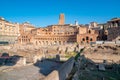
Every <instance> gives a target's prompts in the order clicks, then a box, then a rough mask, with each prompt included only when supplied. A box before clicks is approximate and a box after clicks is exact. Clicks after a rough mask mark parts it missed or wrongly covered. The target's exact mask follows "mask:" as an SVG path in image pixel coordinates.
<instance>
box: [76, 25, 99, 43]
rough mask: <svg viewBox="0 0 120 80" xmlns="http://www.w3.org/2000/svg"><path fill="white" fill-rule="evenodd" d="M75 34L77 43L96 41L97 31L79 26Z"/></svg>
mask: <svg viewBox="0 0 120 80" xmlns="http://www.w3.org/2000/svg"><path fill="white" fill-rule="evenodd" d="M78 32H79V33H78V34H77V42H78V43H90V42H95V41H97V38H98V32H97V31H96V30H92V29H90V28H87V27H79V31H78Z"/></svg>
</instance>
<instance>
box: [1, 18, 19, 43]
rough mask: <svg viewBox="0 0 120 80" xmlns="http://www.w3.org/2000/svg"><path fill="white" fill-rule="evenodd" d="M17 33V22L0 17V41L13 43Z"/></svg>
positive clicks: (15, 40)
mask: <svg viewBox="0 0 120 80" xmlns="http://www.w3.org/2000/svg"><path fill="white" fill-rule="evenodd" d="M19 35H20V34H19V24H18V23H11V22H8V21H6V20H5V19H4V18H0V42H9V43H15V42H17V38H18V36H19Z"/></svg>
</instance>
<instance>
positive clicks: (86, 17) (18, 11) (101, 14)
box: [0, 0, 120, 27]
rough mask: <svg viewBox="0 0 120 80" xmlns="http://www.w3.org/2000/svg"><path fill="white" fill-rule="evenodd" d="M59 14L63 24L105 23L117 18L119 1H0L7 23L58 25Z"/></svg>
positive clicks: (0, 7) (39, 25)
mask: <svg viewBox="0 0 120 80" xmlns="http://www.w3.org/2000/svg"><path fill="white" fill-rule="evenodd" d="M60 13H64V15H65V23H66V24H74V22H75V21H78V22H79V24H88V23H90V22H93V21H95V22H98V23H105V22H107V21H108V20H110V19H111V18H114V17H120V0H0V16H1V17H4V18H5V19H6V20H8V21H10V22H18V23H23V22H26V21H27V22H30V23H31V24H33V25H35V26H37V27H45V26H47V25H52V24H58V21H59V14H60Z"/></svg>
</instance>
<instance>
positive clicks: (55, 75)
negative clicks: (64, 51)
mask: <svg viewBox="0 0 120 80" xmlns="http://www.w3.org/2000/svg"><path fill="white" fill-rule="evenodd" d="M73 64H74V58H73V57H71V58H70V59H69V60H67V61H66V62H65V63H64V64H63V65H62V66H61V67H60V68H59V69H58V70H54V71H52V72H51V73H50V74H49V75H48V76H47V77H46V78H45V79H44V80H65V79H66V78H67V77H68V75H69V73H70V72H71V70H72V68H73Z"/></svg>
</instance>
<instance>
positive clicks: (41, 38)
mask: <svg viewBox="0 0 120 80" xmlns="http://www.w3.org/2000/svg"><path fill="white" fill-rule="evenodd" d="M64 19H65V18H64V14H61V15H60V17H59V24H57V25H50V26H47V27H45V28H37V29H33V30H31V32H30V33H24V34H22V35H21V36H20V37H19V38H18V41H19V43H22V44H23V43H25V44H26V43H33V44H36V45H54V44H55V45H57V44H66V43H74V42H78V43H81V36H82V37H87V36H88V37H89V38H90V39H88V40H85V41H84V43H89V42H93V41H96V38H97V35H96V33H95V31H94V30H89V32H90V33H89V34H88V31H86V30H87V29H88V27H80V25H78V23H76V24H75V25H71V24H64V21H65V20H64ZM84 29H85V30H84ZM90 36H91V37H90Z"/></svg>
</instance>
